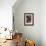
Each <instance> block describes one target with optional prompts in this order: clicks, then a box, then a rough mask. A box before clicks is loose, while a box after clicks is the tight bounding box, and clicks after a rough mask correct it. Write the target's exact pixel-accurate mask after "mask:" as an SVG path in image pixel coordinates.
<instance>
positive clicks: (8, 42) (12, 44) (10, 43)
mask: <svg viewBox="0 0 46 46" xmlns="http://www.w3.org/2000/svg"><path fill="white" fill-rule="evenodd" d="M0 46H16V44H15V39H13V40H6V42H4V43H2V44H1V45H0Z"/></svg>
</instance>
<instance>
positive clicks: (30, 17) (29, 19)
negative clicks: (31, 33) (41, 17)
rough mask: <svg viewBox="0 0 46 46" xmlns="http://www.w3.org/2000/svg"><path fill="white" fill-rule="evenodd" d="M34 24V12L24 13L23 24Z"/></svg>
mask: <svg viewBox="0 0 46 46" xmlns="http://www.w3.org/2000/svg"><path fill="white" fill-rule="evenodd" d="M33 25H34V13H24V26H33Z"/></svg>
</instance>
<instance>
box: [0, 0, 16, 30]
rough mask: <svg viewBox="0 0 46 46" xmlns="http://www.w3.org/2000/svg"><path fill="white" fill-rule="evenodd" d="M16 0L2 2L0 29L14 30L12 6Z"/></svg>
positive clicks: (0, 5)
mask: <svg viewBox="0 0 46 46" xmlns="http://www.w3.org/2000/svg"><path fill="white" fill-rule="evenodd" d="M15 2H16V0H0V27H7V28H9V29H12V6H13V4H14V3H15Z"/></svg>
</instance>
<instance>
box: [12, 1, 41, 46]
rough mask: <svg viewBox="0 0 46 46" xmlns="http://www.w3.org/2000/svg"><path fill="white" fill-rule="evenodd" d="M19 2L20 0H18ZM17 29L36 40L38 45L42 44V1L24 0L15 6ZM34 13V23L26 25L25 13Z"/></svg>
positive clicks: (25, 36)
mask: <svg viewBox="0 0 46 46" xmlns="http://www.w3.org/2000/svg"><path fill="white" fill-rule="evenodd" d="M18 2H19V1H18ZM13 12H14V19H15V29H17V30H18V32H22V33H23V37H24V38H25V39H26V38H27V39H31V40H34V41H35V43H36V46H41V22H40V20H41V18H40V16H41V1H40V0H23V1H22V2H21V3H20V4H19V5H17V7H16V5H14V7H13ZM25 12H29V13H30V12H31V13H32V12H33V13H34V25H33V26H24V13H25Z"/></svg>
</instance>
